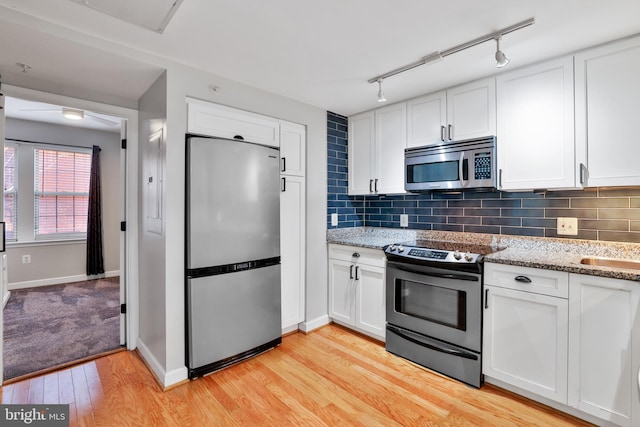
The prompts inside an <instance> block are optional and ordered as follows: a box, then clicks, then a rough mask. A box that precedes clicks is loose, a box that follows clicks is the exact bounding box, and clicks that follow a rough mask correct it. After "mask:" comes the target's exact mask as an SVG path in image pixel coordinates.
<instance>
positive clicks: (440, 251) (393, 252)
mask: <svg viewBox="0 0 640 427" xmlns="http://www.w3.org/2000/svg"><path fill="white" fill-rule="evenodd" d="M500 249H501V248H496V247H492V246H489V245H479V244H473V243H461V242H447V241H440V240H414V241H410V242H404V243H395V244H392V245H388V246H386V247H385V248H384V252H385V254H386V255H387V258H388V259H389V260H396V261H406V262H411V263H414V264H417V263H419V264H439V265H443V266H444V265H445V264H448V265H460V264H467V265H468V264H480V263H482V261H483V258H484V255H488V254H490V253H494V252H497V251H499V250H500Z"/></svg>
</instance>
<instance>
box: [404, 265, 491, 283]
mask: <svg viewBox="0 0 640 427" xmlns="http://www.w3.org/2000/svg"><path fill="white" fill-rule="evenodd" d="M393 268H395V269H397V270H400V271H406V272H407V273H413V274H421V275H423V276H431V277H440V278H442V279H453V280H466V281H469V282H477V281H478V280H479V279H478V278H477V277H476V276H469V275H467V274H453V273H436V272H424V271H418V270H413V269H411V268H407V267H404V266H400V265H394V266H393Z"/></svg>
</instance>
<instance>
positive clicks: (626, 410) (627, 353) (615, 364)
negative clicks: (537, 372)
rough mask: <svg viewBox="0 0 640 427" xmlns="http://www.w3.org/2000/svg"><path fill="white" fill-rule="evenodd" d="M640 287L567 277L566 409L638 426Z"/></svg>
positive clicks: (605, 280) (591, 277)
mask: <svg viewBox="0 0 640 427" xmlns="http://www.w3.org/2000/svg"><path fill="white" fill-rule="evenodd" d="M639 302H640V283H638V282H631V281H626V280H617V279H607V278H603V277H596V276H587V275H581V274H571V277H570V294H569V304H570V306H569V315H570V321H569V405H570V406H573V407H575V408H577V409H579V410H581V411H583V412H586V413H588V414H591V415H594V416H596V417H598V418H600V419H603V420H607V421H610V422H612V423H615V424H617V425H620V426H637V425H639V424H640V395H639V392H638V387H639V386H640V385H639V383H638V381H639V378H638V374H639V371H640V336H638V335H639V332H640V325H639V323H640V320H639V319H638V315H639V314H640V313H639V310H638V304H639Z"/></svg>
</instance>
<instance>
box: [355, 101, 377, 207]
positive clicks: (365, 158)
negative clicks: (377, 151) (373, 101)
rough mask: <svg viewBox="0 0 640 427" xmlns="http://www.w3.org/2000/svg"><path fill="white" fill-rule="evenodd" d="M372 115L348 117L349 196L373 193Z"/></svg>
mask: <svg viewBox="0 0 640 427" xmlns="http://www.w3.org/2000/svg"><path fill="white" fill-rule="evenodd" d="M374 133H375V129H374V113H373V111H369V112H366V113H362V114H357V115H355V116H352V117H349V148H348V150H349V161H348V163H349V194H351V195H358V194H370V193H372V192H373V156H374Z"/></svg>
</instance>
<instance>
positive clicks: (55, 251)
mask: <svg viewBox="0 0 640 427" xmlns="http://www.w3.org/2000/svg"><path fill="white" fill-rule="evenodd" d="M5 137H6V138H10V139H19V140H28V141H35V142H46V143H53V144H64V145H74V146H79V147H91V146H92V145H98V146H100V148H101V149H102V151H101V152H100V163H101V165H100V166H101V175H102V176H101V178H102V188H101V190H102V213H103V218H102V221H103V222H102V227H103V244H104V248H103V250H104V252H103V256H104V267H105V271H106V272H112V273H115V274H117V272H118V271H119V268H120V267H119V265H120V216H121V214H120V206H121V205H120V203H121V199H122V189H121V188H120V173H121V171H120V134H119V133H112V132H104V131H97V130H91V129H83V128H76V127H69V126H61V125H54V124H49V123H40V122H31V121H27V120H18V119H11V118H7V119H6V127H5ZM20 154H21V153H19V155H18V201H19V208H18V215H19V217H18V227H20V224H26V225H31V227H32V224H33V210H32V206H33V203H30V202H31V201H30V200H25V199H24V197H23V198H21V197H20V195H21V193H22V191H21V189H24V188H25V187H24V186H25V185H27V186H32V185H33V177H32V173H33V163H32V159H31V158H29V157H27V156H25V155H22V156H21V155H20ZM31 188H33V187H31ZM24 202H26V203H24ZM21 206H26V207H27V208H23V209H20V207H21ZM24 254H29V255H31V263H30V264H23V263H22V255H24ZM7 263H8V267H7V268H8V275H9V284H10V287H11V288H12V289H15V288H18V287H23V286H31V285H45V284H51V283H63V282H66V281H69V280H82V279H83V278H84V277H85V275H86V243H85V242H74V243H67V242H65V243H61V244H56V243H53V242H46V243H44V242H37V243H29V244H20V243H19V242H18V244H8V245H7Z"/></svg>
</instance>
